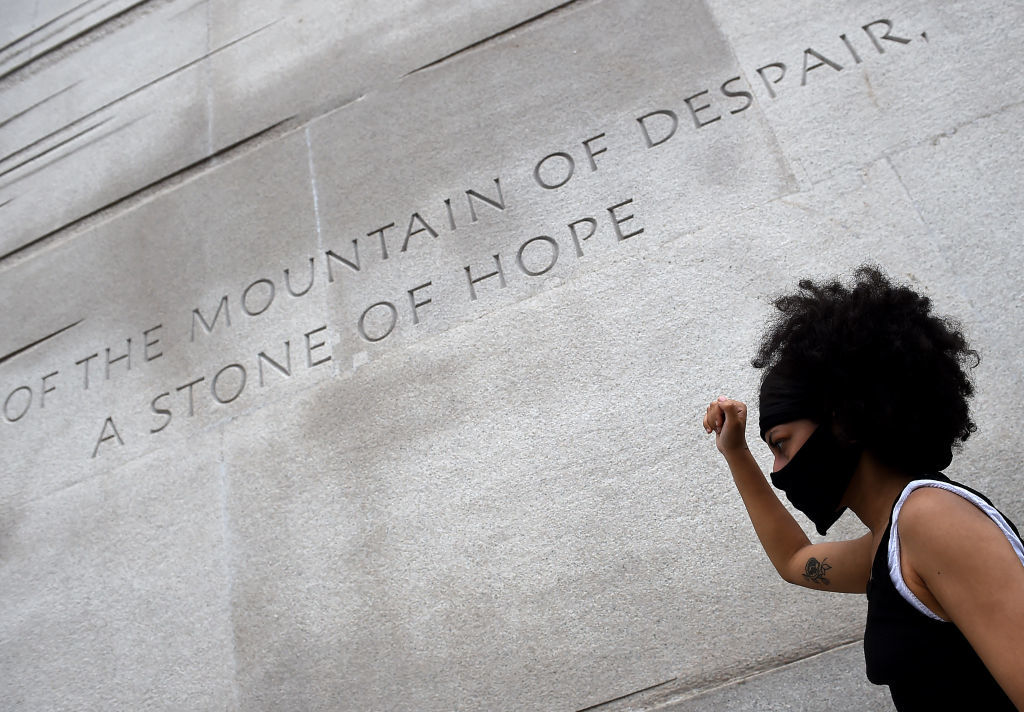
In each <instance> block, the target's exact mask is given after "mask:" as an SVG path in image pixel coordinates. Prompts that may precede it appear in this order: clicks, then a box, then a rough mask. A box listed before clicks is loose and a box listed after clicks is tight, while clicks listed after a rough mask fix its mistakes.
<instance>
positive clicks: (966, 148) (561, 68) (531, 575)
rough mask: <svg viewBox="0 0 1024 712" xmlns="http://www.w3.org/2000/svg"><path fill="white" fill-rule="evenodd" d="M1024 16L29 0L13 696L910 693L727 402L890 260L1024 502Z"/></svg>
mask: <svg viewBox="0 0 1024 712" xmlns="http://www.w3.org/2000/svg"><path fill="white" fill-rule="evenodd" d="M1022 50H1024V6H1021V5H1019V4H1018V3H1014V2H1008V1H1007V0H974V1H972V2H966V1H951V2H944V3H935V2H929V1H927V0H886V1H880V0H856V1H854V2H845V3H821V2H809V1H805V0H796V1H795V2H787V3H778V2H764V1H763V0H762V1H760V2H755V1H754V0H739V1H737V0H731V1H728V2H727V1H726V0H699V1H698V0H692V1H683V2H680V1H678V0H676V1H671V0H570V1H569V2H562V3H558V2H555V0H549V1H548V2H545V1H544V0H524V1H522V2H516V3H509V2H498V1H497V0H478V1H477V2H472V3H470V2H462V3H459V2H453V1H451V0H444V1H442V2H430V3H428V2H423V1H420V2H417V1H415V0H391V1H389V2H380V3H365V4H356V3H331V2H322V1H321V2H318V1H316V0H293V1H291V2H284V1H283V0H259V1H258V2H250V3H241V2H235V1H232V0H199V1H198V2H196V1H195V0H141V1H139V0H111V1H107V2H102V1H101V0H85V2H81V1H79V0H3V1H2V2H0V226H2V227H0V299H2V302H3V304H4V310H3V312H2V316H0V407H2V413H0V415H2V418H0V452H2V460H0V602H2V606H0V610H2V613H0V698H2V699H3V700H4V704H3V707H4V709H13V710H65V709H67V710H72V709H73V710H87V709H97V710H99V709H103V710H140V709H167V710H207V709H209V710H417V711H422V710H456V709H457V710H543V711H548V710H567V711H570V712H571V711H574V710H600V711H601V712H612V711H617V710H627V709H629V710H640V709H645V710H646V709H663V710H675V711H677V712H678V711H681V710H698V709H700V710H703V709H782V708H786V709H805V710H818V709H831V710H837V709H839V710H841V709H850V710H855V709H857V710H862V709H882V710H885V709H890V703H889V702H888V695H887V693H886V691H885V690H884V689H877V688H873V687H872V686H870V685H869V684H868V683H867V682H866V680H865V679H864V676H863V661H862V657H861V652H860V646H859V641H860V637H861V634H862V628H863V618H864V611H865V604H864V601H863V599H862V597H858V596H844V595H827V594H826V595H823V594H817V593H814V592H811V591H808V590H804V589H799V588H797V587H793V586H789V585H787V584H785V583H783V582H782V581H781V580H779V579H778V577H777V576H776V574H775V573H774V570H773V569H772V567H771V565H770V563H769V562H768V561H767V558H766V557H765V556H764V554H763V552H762V551H761V549H760V547H759V545H758V543H757V539H756V537H755V536H754V533H753V529H752V527H751V526H750V524H749V521H748V520H747V518H746V515H745V514H744V511H743V507H742V505H741V503H740V501H739V497H738V495H737V494H736V492H735V489H734V487H733V485H732V482H731V478H730V477H729V474H728V471H727V469H726V468H725V465H724V463H723V462H721V460H720V457H719V456H718V454H717V451H716V450H715V448H714V444H713V442H711V440H710V439H709V438H707V437H706V436H705V435H704V432H703V429H702V428H701V426H700V418H701V417H702V415H703V411H704V408H705V406H706V404H707V402H708V401H709V400H710V399H711V398H713V397H715V396H717V395H719V394H720V393H726V394H729V395H732V396H735V397H738V398H741V399H746V400H748V401H750V402H751V405H752V406H754V407H756V403H755V402H754V401H755V393H756V384H757V380H756V379H757V374H756V373H755V372H754V371H753V369H752V368H751V367H750V365H749V360H750V357H751V355H752V352H753V349H754V345H755V344H756V342H757V339H758V336H759V334H760V330H761V328H762V325H763V323H764V319H765V317H766V315H767V314H768V313H769V303H768V300H769V298H770V297H771V296H772V295H774V294H777V293H779V292H780V291H783V290H786V289H791V288H792V287H793V285H794V284H795V282H796V280H797V279H799V278H800V277H804V276H816V277H823V276H829V275H835V274H849V273H850V272H851V271H852V270H853V268H854V267H856V266H857V265H859V264H861V263H864V262H873V263H877V264H879V265H881V266H882V267H883V268H884V269H885V270H886V271H887V272H889V273H890V274H891V275H893V276H894V277H896V278H898V279H899V280H902V281H904V282H907V283H909V284H911V285H913V286H914V287H915V288H917V289H920V290H921V291H923V292H924V293H926V294H928V295H929V296H931V297H932V298H933V300H934V302H935V304H936V306H937V308H938V310H939V311H940V312H943V313H949V314H953V315H955V316H957V317H958V318H959V319H960V320H961V321H962V323H963V324H964V326H965V328H966V330H967V332H968V334H969V335H970V337H971V339H972V342H973V344H974V345H975V346H976V348H978V349H979V351H980V352H981V354H982V362H981V365H980V366H979V367H978V368H977V370H976V371H975V377H976V381H977V390H978V395H977V398H976V401H975V416H976V418H975V419H976V421H977V422H978V424H979V430H978V432H977V433H976V434H975V435H974V436H973V437H972V438H971V439H970V440H969V442H968V444H967V446H966V447H965V448H964V450H963V452H962V453H961V454H960V455H959V456H958V457H957V458H956V459H955V460H954V463H953V465H952V468H951V473H952V474H955V476H956V478H957V479H960V480H963V481H965V482H967V483H969V484H972V485H975V486H977V487H979V488H982V489H985V490H987V491H988V492H989V493H990V494H991V495H992V496H993V499H995V500H996V501H997V503H998V504H999V505H1000V506H1001V508H1002V509H1003V510H1004V511H1006V512H1007V514H1009V515H1010V516H1011V517H1013V518H1016V519H1017V520H1024V493H1022V491H1021V487H1020V486H1019V474H1018V470H1019V466H1020V461H1021V453H1022V452H1024V438H1022V436H1021V435H1020V433H1019V428H1017V427H1016V424H1017V423H1019V422H1020V421H1021V420H1022V419H1024V405H1022V404H1024V377H1022V370H1021V366H1020V363H1021V361H1020V353H1021V351H1022V350H1024V280H1022V277H1021V272H1022V268H1024V249H1022V247H1021V237H1020V235H1021V229H1020V228H1021V226H1022V219H1021V214H1022V211H1024V197H1022V195H1024V192H1022V187H1024V181H1022V170H1024V169H1022V158H1024V149H1022V145H1021V141H1020V137H1019V133H1020V129H1019V125H1020V123H1021V121H1022V120H1024V101H1022V90H1024V73H1022V72H1020V71H1019V65H1020V61H1021V56H1022ZM757 455H758V457H759V459H760V460H761V462H762V465H763V467H764V468H765V469H766V471H767V469H769V465H770V460H769V457H768V452H767V449H766V448H765V449H764V450H763V452H758V453H757ZM839 528H840V530H841V531H840V535H856V534H858V533H859V532H860V531H861V527H860V525H859V523H858V522H856V521H855V520H854V518H853V517H852V516H847V518H846V519H844V520H843V522H841V525H840V527H839ZM807 529H808V530H810V527H809V526H808V527H807ZM765 704H767V705H768V707H764V706H758V705H765Z"/></svg>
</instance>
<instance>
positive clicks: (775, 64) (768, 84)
mask: <svg viewBox="0 0 1024 712" xmlns="http://www.w3.org/2000/svg"><path fill="white" fill-rule="evenodd" d="M766 69H778V70H779V73H778V75H777V76H776V77H775V79H772V80H771V81H768V77H766V76H765V73H764V70H766ZM757 75H758V76H759V77H761V81H762V82H764V88H765V89H767V90H768V96H770V97H771V98H772V99H774V98H775V89H773V88H772V84H778V83H779V82H781V81H782V78H783V77H784V76H786V65H785V64H783V63H782V62H772V63H771V64H766V65H764V66H763V67H758V68H757Z"/></svg>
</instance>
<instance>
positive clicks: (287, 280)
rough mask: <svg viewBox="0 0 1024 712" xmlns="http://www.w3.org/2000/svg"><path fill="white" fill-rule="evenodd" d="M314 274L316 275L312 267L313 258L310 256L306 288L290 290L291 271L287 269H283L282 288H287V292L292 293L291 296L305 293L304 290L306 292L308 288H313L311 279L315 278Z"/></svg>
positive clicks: (299, 295)
mask: <svg viewBox="0 0 1024 712" xmlns="http://www.w3.org/2000/svg"><path fill="white" fill-rule="evenodd" d="M315 276H316V270H314V269H313V258H312V257H310V258H309V284H307V285H306V288H305V289H303V290H302V291H301V292H295V291H293V290H292V279H291V272H289V271H288V270H287V269H285V271H284V288H285V289H286V290H288V294H290V295H292V296H293V297H301V296H302V295H303V294H305V293H306V292H308V291H309V290H311V289H312V288H313V279H314V278H315Z"/></svg>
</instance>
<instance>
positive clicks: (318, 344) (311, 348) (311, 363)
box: [303, 324, 331, 368]
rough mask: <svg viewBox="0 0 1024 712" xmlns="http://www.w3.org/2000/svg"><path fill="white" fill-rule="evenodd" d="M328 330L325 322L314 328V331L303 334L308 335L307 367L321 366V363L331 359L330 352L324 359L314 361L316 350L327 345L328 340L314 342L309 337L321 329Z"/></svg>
mask: <svg viewBox="0 0 1024 712" xmlns="http://www.w3.org/2000/svg"><path fill="white" fill-rule="evenodd" d="M326 330H327V325H326V324H324V325H323V326H318V327H317V328H315V329H313V330H312V331H307V332H306V333H305V334H303V336H305V337H306V367H307V368H313V366H319V365H320V364H322V363H327V362H328V361H330V360H331V355H330V354H328V355H326V356H324V357H323V358H322V359H320V360H319V361H314V360H313V352H314V351H316V350H317V349H318V348H320V347H322V346H326V345H327V342H326V341H318V342H316V343H315V344H314V343H312V341H311V340H310V338H309V337H311V336H312V335H313V334H319V333H320V332H321V331H326Z"/></svg>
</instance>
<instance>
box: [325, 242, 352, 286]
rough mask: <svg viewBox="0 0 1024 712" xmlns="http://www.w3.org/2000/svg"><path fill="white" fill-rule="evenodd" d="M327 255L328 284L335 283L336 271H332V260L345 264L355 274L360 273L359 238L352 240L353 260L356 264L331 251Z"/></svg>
mask: <svg viewBox="0 0 1024 712" xmlns="http://www.w3.org/2000/svg"><path fill="white" fill-rule="evenodd" d="M326 255H327V281H328V282H333V281H334V271H333V270H332V269H331V260H337V261H338V262H341V263H343V264H344V265H345V266H346V267H348V268H349V269H350V270H352V271H353V272H358V271H359V238H356V239H354V240H352V259H353V260H355V261H354V262H353V261H352V260H347V259H345V258H344V257H342V256H341V255H337V254H335V253H334V252H332V251H331V250H327V253H326Z"/></svg>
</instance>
